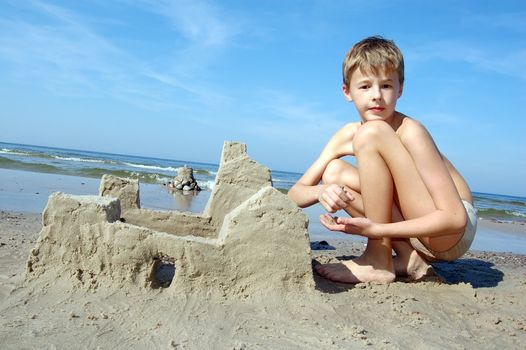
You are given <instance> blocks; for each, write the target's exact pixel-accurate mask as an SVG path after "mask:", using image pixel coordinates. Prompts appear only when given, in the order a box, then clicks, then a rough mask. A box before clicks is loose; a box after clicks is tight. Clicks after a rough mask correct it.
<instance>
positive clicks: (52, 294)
mask: <svg viewBox="0 0 526 350" xmlns="http://www.w3.org/2000/svg"><path fill="white" fill-rule="evenodd" d="M227 146H228V145H225V148H224V150H223V151H224V153H223V156H222V161H221V167H222V168H220V170H219V172H218V178H217V179H216V187H215V188H214V191H213V192H212V193H211V194H210V196H209V197H210V200H209V201H208V202H207V204H206V205H207V206H206V208H204V211H203V213H200V214H198V213H195V214H194V213H176V212H160V211H155V210H153V209H155V208H152V209H143V208H141V207H137V206H136V204H137V203H136V200H135V199H134V200H131V201H127V200H125V199H126V198H137V197H136V196H135V194H136V193H137V192H136V191H137V190H138V189H137V187H136V186H135V185H134V184H133V183H132V182H126V181H125V182H122V183H120V182H119V180H118V179H106V180H104V178H103V181H102V182H101V186H100V188H99V190H100V193H101V194H104V193H106V190H109V192H111V193H110V194H109V197H100V196H94V195H93V194H95V193H94V192H96V191H94V189H95V188H96V187H97V183H95V182H91V181H90V182H85V181H84V180H81V179H79V178H74V177H70V178H66V177H61V176H59V177H58V179H59V181H60V182H61V184H64V183H67V186H64V185H62V186H63V187H66V188H69V187H71V189H72V190H73V191H69V192H73V193H75V194H91V195H90V196H78V195H73V196H71V195H62V194H54V195H52V196H50V198H49V202H48V205H47V207H46V210H44V211H43V214H42V215H40V214H33V213H28V212H20V210H18V211H17V209H16V208H18V207H20V208H27V201H28V200H29V201H32V202H35V201H41V202H42V201H43V199H47V194H48V193H47V192H52V190H53V189H56V186H53V185H50V183H51V182H52V181H57V176H52V175H49V176H51V178H49V177H48V178H47V180H46V179H45V176H42V177H38V178H39V179H40V180H42V181H43V183H44V184H47V185H48V187H43V186H42V187H41V188H39V189H35V188H34V187H31V186H34V183H32V182H31V177H32V176H33V177H34V176H35V175H28V174H20V172H13V171H0V178H1V177H3V178H6V177H7V178H8V180H9V181H7V182H2V184H0V200H2V199H5V200H4V202H0V209H4V210H2V211H0V347H1V348H2V349H42V348H44V349H71V348H80V349H83V348H85V349H98V348H100V349H106V348H111V349H129V348H133V349H170V348H173V349H350V348H352V349H354V348H375V349H408V348H410V349H443V348H453V349H457V348H458V349H471V348H477V349H479V348H480V349H497V348H498V349H501V348H506V349H508V348H510V349H511V348H517V349H518V348H522V347H521V344H524V343H525V342H526V300H525V299H524V297H523V296H524V293H525V291H526V267H525V266H526V256H525V255H520V254H512V253H502V252H501V253H496V252H487V251H486V252H484V251H477V250H472V251H470V252H468V254H467V255H466V256H465V257H464V258H462V259H459V260H458V261H455V262H453V263H436V264H434V269H435V271H436V275H435V276H430V277H429V278H426V279H425V280H423V281H419V282H411V281H407V280H404V279H398V280H396V281H395V282H394V283H391V284H388V285H374V284H366V283H361V284H357V285H346V284H339V283H333V282H330V281H327V280H325V279H323V278H321V277H319V276H316V275H315V274H313V273H312V268H311V266H310V264H311V260H315V261H318V262H322V263H325V262H331V261H335V260H344V259H350V258H352V257H354V256H357V255H359V254H360V253H361V252H362V251H363V249H364V241H363V240H356V239H349V236H346V235H337V234H331V235H328V234H324V233H323V232H321V231H319V228H320V225H319V224H317V223H316V221H315V220H313V219H315V218H316V210H314V212H312V213H310V214H309V216H310V218H311V224H310V226H309V230H308V231H307V226H306V223H307V216H306V215H305V214H304V213H303V212H302V211H301V210H299V209H298V208H297V207H296V206H295V205H293V203H291V202H290V201H289V200H288V199H287V198H286V196H284V195H283V194H281V193H280V192H279V191H276V190H275V189H273V188H271V187H270V186H268V183H269V181H270V178H269V173H270V172H269V171H268V169H266V168H265V167H262V166H260V165H259V164H257V163H255V162H253V161H252V160H251V159H249V158H248V157H246V154H245V151H246V149H244V146H243V145H239V144H230V145H229V147H230V149H229V148H228V147H227ZM22 178H25V179H26V180H27V182H23V181H21V179H22ZM46 181H47V182H46ZM50 181H51V182H50ZM79 181H82V182H81V183H80V184H79ZM119 183H120V184H119ZM13 184H14V185H13ZM79 188H80V190H79ZM150 189H152V188H150ZM158 190H159V188H154V189H153V190H152V191H149V193H150V194H149V195H150V196H151V197H150V198H151V199H152V202H151V203H152V204H154V203H155V200H153V199H154V198H155V197H156V194H155V191H158ZM78 191H80V192H81V193H79V192H78ZM142 193H143V192H142V190H141V194H142ZM42 194H45V195H46V196H45V197H44V198H42ZM115 197H118V198H120V200H119V199H117V198H115ZM146 198H148V196H146ZM201 198H206V197H201ZM142 199H143V197H141V202H143V203H144V201H142ZM201 201H202V199H201ZM146 202H148V200H147V201H146ZM197 202H199V200H198V201H197ZM24 203H26V204H24ZM201 203H202V202H201ZM240 203H241V204H240ZM186 204H188V203H186ZM186 204H185V205H186ZM24 205H26V206H24ZM175 205H178V203H175ZM38 208H41V206H37V209H38ZM6 209H7V210H6ZM26 210H27V209H26ZM31 210H33V211H37V212H41V210H35V209H34V208H32V209H31ZM31 210H29V211H31ZM479 228H480V229H481V231H482V232H488V233H491V232H497V233H499V234H501V235H504V236H503V237H504V238H502V239H501V240H500V241H492V240H491V238H492V237H491V235H488V237H489V241H487V242H486V244H488V242H489V243H493V244H494V243H495V242H501V243H502V245H503V247H504V249H507V248H508V247H509V246H510V243H509V242H518V243H519V245H521V244H523V242H524V237H525V236H526V227H525V226H524V225H511V224H501V223H493V222H486V221H480V222H479ZM169 230H173V232H169ZM188 232H192V233H193V234H192V235H190V236H187V235H186V234H188ZM196 234H197V236H196ZM510 236H513V237H514V239H516V241H514V240H513V239H511V240H509V239H510ZM309 238H310V240H311V241H312V240H319V239H320V238H322V239H324V241H317V242H313V243H311V247H313V249H312V250H311V249H309ZM510 248H513V250H515V251H521V247H519V249H516V247H510ZM510 250H512V249H510ZM161 252H162V253H167V252H169V253H170V254H169V256H166V257H163V256H160V255H159V254H160V253H161ZM155 259H160V260H162V262H161V265H160V266H163V267H165V269H163V270H162V271H161V270H160V269H157V270H155V269H156V267H157V266H159V265H153V266H154V267H153V269H154V270H155V271H156V275H155V278H153V279H152V271H154V270H152V265H151V263H152V261H156V260H155ZM170 259H174V260H173V261H175V265H170V263H171V262H172V261H171V260H170ZM154 264H157V262H155V263H154ZM170 266H172V267H171V269H172V271H171V275H172V277H173V280H171V284H170V285H168V284H169V283H168V284H166V285H164V284H163V283H164V282H165V281H166V279H164V278H165V277H166V276H169V275H170ZM174 271H175V276H174ZM157 273H159V274H160V275H163V276H160V275H159V276H157ZM152 280H153V281H155V282H157V284H156V285H153V284H152V283H151V281H152ZM168 282H170V278H168Z"/></svg>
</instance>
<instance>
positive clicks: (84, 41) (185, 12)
mask: <svg viewBox="0 0 526 350" xmlns="http://www.w3.org/2000/svg"><path fill="white" fill-rule="evenodd" d="M143 4H146V3H143ZM146 5H148V6H145V7H147V8H148V10H149V11H153V12H155V13H156V14H157V16H159V21H161V20H162V18H166V19H167V20H168V22H169V23H171V26H169V27H168V28H170V27H171V28H172V29H171V30H172V35H173V36H174V37H177V35H182V36H183V38H184V40H183V41H182V44H181V46H180V47H178V48H177V49H178V50H177V51H176V52H174V56H172V57H159V58H158V59H156V60H151V61H147V60H145V59H144V58H141V57H138V56H137V55H136V53H134V52H132V51H128V50H126V49H125V48H121V47H119V46H118V44H117V43H116V42H115V41H114V40H113V38H111V37H108V36H105V35H104V34H103V32H101V31H100V30H99V28H97V27H96V26H95V25H94V24H93V23H92V22H91V21H90V18H88V17H86V16H85V15H83V14H82V13H80V12H78V11H74V10H72V9H69V8H65V7H60V6H57V5H51V4H49V3H46V2H41V1H34V2H31V3H29V4H27V3H25V4H22V5H18V4H17V5H14V6H20V8H21V9H20V8H19V9H18V10H20V11H18V12H13V13H12V14H10V15H9V16H7V15H4V16H0V58H2V59H3V60H5V61H6V62H9V64H10V70H9V72H6V73H5V74H9V76H10V77H11V78H18V79H21V80H23V81H35V80H37V81H39V83H40V84H41V85H42V86H43V87H45V88H46V89H47V90H48V91H51V92H52V93H54V94H57V95H82V96H103V97H111V98H115V99H118V100H121V101H125V102H126V103H129V104H132V105H136V106H139V107H142V108H147V109H153V110H157V109H165V108H167V107H169V106H172V107H174V106H175V107H177V105H178V104H181V103H183V100H184V101H186V100H185V99H183V98H179V97H180V96H182V95H185V97H188V96H195V98H201V97H203V95H204V94H205V91H207V90H213V89H210V88H208V87H209V86H208V85H207V82H206V80H205V79H204V77H206V74H203V72H205V71H206V69H205V67H206V66H207V63H209V61H210V60H212V58H211V57H214V54H217V52H218V51H220V50H221V49H222V48H224V47H225V46H226V45H228V44H229V42H231V40H232V38H233V37H234V36H235V35H236V29H235V26H231V25H229V24H228V22H227V21H226V19H225V18H223V16H222V15H221V13H219V11H217V10H215V9H214V8H212V7H210V6H208V5H206V4H205V3H203V2H193V1H192V2H188V1H176V2H171V1H162V2H148V3H147V4H146ZM20 13H26V15H24V16H23V17H22V15H20V16H18V14H20ZM27 13H31V16H27ZM2 17H3V18H2ZM30 18H31V19H32V20H30ZM35 18H36V19H37V20H34V19H35ZM98 20H100V18H99V19H98ZM168 34H169V33H167V35H168ZM207 54H208V55H207ZM209 96H212V97H213V98H215V99H216V100H221V99H224V98H225V97H224V96H222V95H221V94H219V93H215V94H209ZM184 103H186V102H184Z"/></svg>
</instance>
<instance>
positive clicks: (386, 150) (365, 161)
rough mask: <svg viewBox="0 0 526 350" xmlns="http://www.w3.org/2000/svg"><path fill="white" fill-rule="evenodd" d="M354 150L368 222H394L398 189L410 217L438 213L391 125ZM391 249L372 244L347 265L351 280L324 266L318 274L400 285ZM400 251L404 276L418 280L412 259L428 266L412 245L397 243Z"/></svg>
mask: <svg viewBox="0 0 526 350" xmlns="http://www.w3.org/2000/svg"><path fill="white" fill-rule="evenodd" d="M353 145H354V148H355V153H356V157H357V159H358V164H359V167H358V173H359V179H360V181H359V186H360V188H359V189H360V192H361V194H362V196H361V197H362V201H363V208H364V212H365V213H366V216H367V217H368V218H370V219H371V220H373V221H375V222H379V223H382V222H391V221H392V216H391V210H392V205H393V204H392V203H393V198H394V192H395V189H396V196H397V197H398V198H399V199H400V201H401V202H402V201H403V202H404V203H403V204H404V209H405V210H406V212H407V213H408V216H409V217H418V216H422V215H425V214H427V213H429V212H431V211H433V210H434V209H435V207H434V203H433V200H432V199H431V196H430V194H429V192H428V191H427V188H426V187H425V185H424V183H423V181H422V179H421V178H420V175H419V174H418V171H417V170H416V167H415V166H414V163H413V160H412V158H411V156H410V154H409V152H408V151H407V150H406V149H405V147H404V146H403V144H402V142H401V141H400V139H399V138H398V136H397V135H396V133H395V132H394V130H393V129H392V128H391V127H390V126H389V125H388V124H387V123H385V122H369V123H366V124H365V125H363V126H362V127H361V128H360V130H359V131H358V133H357V135H356V136H355V140H354V144H353ZM391 248H392V245H391V241H390V240H389V239H385V238H384V239H369V241H368V244H367V249H366V250H365V252H364V254H363V255H362V256H361V257H359V258H357V259H355V260H353V261H350V262H346V263H344V265H345V267H346V268H347V269H348V270H349V272H348V273H347V275H346V274H345V269H343V268H342V266H341V265H340V264H338V265H340V266H331V265H325V266H320V267H318V268H317V269H316V270H317V271H318V272H319V273H320V274H322V275H323V276H326V277H328V278H330V279H337V280H340V281H345V282H359V281H378V282H386V281H387V280H388V279H389V278H387V276H388V275H389V274H392V275H393V279H394V273H393V272H394V266H393V261H392V258H391ZM394 248H395V249H396V250H397V251H398V253H399V254H400V257H401V258H402V259H400V260H398V261H397V267H398V268H397V270H399V272H400V273H401V272H403V269H404V265H405V266H406V267H405V270H406V273H410V274H413V272H412V271H415V269H412V268H410V267H409V265H411V261H412V260H414V259H412V257H416V258H417V260H419V261H418V262H417V265H418V266H425V265H427V264H425V262H423V261H422V260H421V258H420V257H419V256H418V255H417V256H415V255H414V254H413V249H412V247H410V246H409V245H408V244H407V243H405V242H398V243H395V246H394ZM415 253H416V252H415ZM424 264H425V265H424ZM416 270H417V271H418V270H420V269H419V268H418V269H416ZM417 274H418V273H417ZM379 276H380V277H379ZM387 282H388V281H387Z"/></svg>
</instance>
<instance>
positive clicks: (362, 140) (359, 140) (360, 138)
mask: <svg viewBox="0 0 526 350" xmlns="http://www.w3.org/2000/svg"><path fill="white" fill-rule="evenodd" d="M392 132H394V130H393V128H391V126H390V125H389V124H387V123H386V122H384V121H379V120H378V121H370V122H367V123H365V124H363V125H362V126H360V128H359V129H358V131H357V132H356V134H355V135H354V139H353V149H354V150H355V151H357V150H359V149H362V148H364V147H366V146H370V145H374V144H375V143H376V142H378V141H381V140H382V138H383V136H384V135H385V134H386V133H392Z"/></svg>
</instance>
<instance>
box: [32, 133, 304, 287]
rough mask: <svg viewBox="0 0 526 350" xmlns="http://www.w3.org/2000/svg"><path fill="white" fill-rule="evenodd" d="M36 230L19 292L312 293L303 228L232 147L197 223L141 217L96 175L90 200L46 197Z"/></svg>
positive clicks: (112, 181) (264, 175) (169, 215)
mask: <svg viewBox="0 0 526 350" xmlns="http://www.w3.org/2000/svg"><path fill="white" fill-rule="evenodd" d="M43 224H44V226H43V228H42V231H41V233H40V237H39V239H38V241H37V243H36V245H35V247H34V249H33V250H32V251H31V254H30V257H29V259H28V263H27V271H26V283H28V284H31V283H36V284H41V285H49V284H50V281H53V283H58V282H59V281H60V283H66V284H67V283H69V284H71V285H72V287H73V288H85V289H88V290H92V291H98V290H104V289H105V288H116V287H118V288H119V287H120V288H135V289H138V290H140V291H143V292H145V293H147V292H148V291H149V290H152V289H160V288H164V289H165V290H166V292H168V293H170V292H171V293H177V294H181V293H187V294H188V293H207V294H211V293H212V294H214V293H217V294H219V295H222V296H233V297H237V296H242V297H248V296H251V295H264V294H266V293H286V292H287V291H295V292H297V291H298V290H301V291H310V290H313V289H314V281H313V276H312V269H311V257H310V246H309V240H308V234H307V226H308V219H307V217H306V215H305V214H304V213H303V212H302V211H301V210H300V209H299V208H298V207H297V206H296V205H295V204H294V203H293V202H292V201H290V200H289V199H288V198H287V196H285V195H283V194H282V193H280V192H279V191H277V190H276V189H274V188H273V187H272V180H271V175H270V170H269V169H268V168H267V167H265V166H263V165H261V164H258V163H256V162H255V161H254V160H252V159H250V157H248V155H247V153H246V145H245V144H241V143H235V142H225V144H224V147H223V153H222V156H221V163H220V167H219V171H218V174H217V177H216V182H215V186H214V189H213V191H212V194H211V196H210V199H209V202H208V204H207V206H206V208H205V210H204V211H203V213H182V212H175V211H156V210H150V209H143V208H141V206H140V200H139V183H138V181H136V180H131V179H123V178H117V177H114V176H108V175H105V176H103V178H102V181H101V184H100V189H99V195H98V196H75V195H68V194H62V193H54V194H52V195H51V196H50V198H49V201H48V204H47V206H46V209H45V211H44V213H43ZM170 275H171V276H170ZM166 276H168V278H167V277H166Z"/></svg>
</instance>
